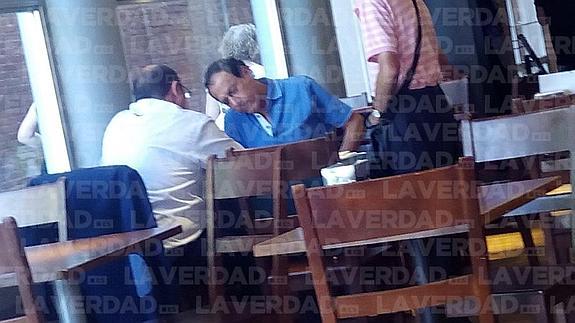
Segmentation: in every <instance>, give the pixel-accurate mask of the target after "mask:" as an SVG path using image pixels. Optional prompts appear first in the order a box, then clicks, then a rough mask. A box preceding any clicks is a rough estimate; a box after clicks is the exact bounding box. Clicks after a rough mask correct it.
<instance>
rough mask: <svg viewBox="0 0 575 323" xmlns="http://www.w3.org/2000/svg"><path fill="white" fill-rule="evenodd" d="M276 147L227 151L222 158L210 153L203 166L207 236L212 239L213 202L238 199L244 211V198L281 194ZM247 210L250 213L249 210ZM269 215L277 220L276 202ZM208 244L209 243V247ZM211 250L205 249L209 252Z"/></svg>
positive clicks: (214, 229) (214, 219)
mask: <svg viewBox="0 0 575 323" xmlns="http://www.w3.org/2000/svg"><path fill="white" fill-rule="evenodd" d="M280 154H281V151H280V150H279V149H277V148H273V147H272V148H264V149H252V150H245V151H237V152H232V151H230V152H228V154H227V156H226V157H225V158H217V157H216V156H211V157H210V158H209V159H208V165H207V169H206V209H207V226H206V227H207V238H208V241H212V242H213V241H214V239H215V234H216V227H215V226H216V223H217V220H218V218H217V217H216V215H217V214H216V213H217V205H216V201H218V200H226V199H240V201H242V202H243V204H241V205H240V207H241V208H242V210H241V212H245V211H248V210H246V209H247V207H246V205H247V201H246V200H245V199H246V198H249V197H256V196H269V195H271V196H272V199H273V200H274V201H276V200H279V196H280V188H281V186H280V180H279V178H280V170H281V167H280V156H281V155H280ZM248 213H249V212H248ZM271 215H272V218H274V219H279V216H280V213H279V205H276V204H275V203H274V206H273V209H272V214H271ZM209 247H210V246H208V248H209ZM209 252H210V250H208V253H209Z"/></svg>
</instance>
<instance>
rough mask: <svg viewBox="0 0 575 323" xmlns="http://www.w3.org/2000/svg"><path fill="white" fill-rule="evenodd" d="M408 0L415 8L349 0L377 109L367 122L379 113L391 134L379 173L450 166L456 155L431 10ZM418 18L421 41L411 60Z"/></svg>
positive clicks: (401, 2) (389, 1)
mask: <svg viewBox="0 0 575 323" xmlns="http://www.w3.org/2000/svg"><path fill="white" fill-rule="evenodd" d="M414 1H416V3H417V10H416V7H415V5H414V3H413V1H412V0H356V1H355V8H354V10H355V13H356V15H357V17H358V18H359V21H360V25H361V31H362V35H363V45H364V48H365V54H366V57H367V60H368V65H369V69H370V75H371V76H372V80H373V81H374V88H375V100H374V104H373V106H374V108H375V110H376V111H377V112H376V113H372V116H371V117H370V118H369V120H370V121H371V122H372V124H373V123H376V122H378V120H377V118H378V117H379V116H380V115H382V116H384V117H385V118H386V119H387V120H388V121H389V122H391V124H392V126H393V127H392V128H393V129H392V131H393V136H392V137H393V138H396V139H395V140H394V141H393V142H388V143H386V144H385V146H386V147H384V149H383V150H385V154H386V157H385V159H386V160H385V161H382V168H384V169H383V171H382V172H381V176H384V175H396V174H401V173H409V172H413V171H419V170H423V169H429V168H434V167H440V166H445V165H449V164H453V163H455V162H457V157H458V156H459V144H458V140H459V138H458V131H457V129H458V127H457V123H456V122H455V120H454V118H453V113H452V110H451V109H450V107H449V106H448V105H447V101H446V100H445V95H444V94H443V91H442V90H441V88H440V87H439V82H440V80H441V69H440V64H439V49H438V44H437V36H436V34H435V30H434V27H433V22H432V20H431V14H430V12H429V9H428V8H427V6H426V5H425V3H424V2H423V0H414ZM417 12H419V20H418V14H417ZM418 21H419V22H420V25H421V42H420V44H421V45H420V50H419V56H418V59H416V58H417V57H416V55H415V52H416V47H417V43H418V41H417V40H418V35H419V32H418V31H419V25H418ZM414 62H415V63H416V65H415V66H416V68H415V70H414V73H413V74H412V75H413V76H412V78H411V79H409V78H408V71H410V70H411V69H412V66H413V64H414ZM426 129H438V131H435V132H433V131H431V132H433V133H431V132H430V131H426ZM413 132H415V135H414V136H409V134H410V133H413ZM398 138H399V139H398ZM372 139H373V137H372ZM379 149H380V150H382V148H381V147H380V148H379Z"/></svg>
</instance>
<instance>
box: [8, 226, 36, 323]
mask: <svg viewBox="0 0 575 323" xmlns="http://www.w3.org/2000/svg"><path fill="white" fill-rule="evenodd" d="M0 243H2V248H0V276H4V275H14V276H15V279H16V281H17V283H18V290H19V292H20V297H21V299H22V306H23V309H24V313H23V314H24V316H23V317H22V320H20V321H22V322H28V323H36V322H41V321H42V318H41V316H40V313H39V312H38V309H37V307H36V303H35V302H34V296H33V294H32V274H31V273H30V266H29V265H28V260H27V259H26V253H25V252H24V248H23V247H22V244H21V242H20V237H19V235H18V228H17V226H16V220H14V218H11V217H8V218H5V219H4V220H3V221H2V222H1V223H0ZM2 322H18V321H17V320H16V319H10V320H6V321H2Z"/></svg>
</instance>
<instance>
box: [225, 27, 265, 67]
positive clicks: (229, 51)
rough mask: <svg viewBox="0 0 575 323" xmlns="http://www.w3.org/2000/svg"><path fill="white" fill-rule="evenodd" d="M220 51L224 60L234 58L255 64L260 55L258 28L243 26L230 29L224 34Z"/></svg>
mask: <svg viewBox="0 0 575 323" xmlns="http://www.w3.org/2000/svg"><path fill="white" fill-rule="evenodd" d="M218 51H219V52H220V54H221V55H222V57H224V58H229V57H233V58H235V59H239V60H248V61H252V62H253V61H254V60H255V57H256V55H257V54H258V53H259V48H258V41H257V38H256V26H254V25H253V24H241V25H235V26H232V27H230V29H229V30H228V31H227V32H226V33H225V34H224V38H223V39H222V43H221V44H220V48H219V49H218Z"/></svg>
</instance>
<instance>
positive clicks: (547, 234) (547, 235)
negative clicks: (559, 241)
mask: <svg viewBox="0 0 575 323" xmlns="http://www.w3.org/2000/svg"><path fill="white" fill-rule="evenodd" d="M540 218H541V228H542V230H543V238H544V239H545V249H544V250H545V255H544V258H545V261H546V265H548V266H549V265H557V264H558V263H559V262H558V261H557V253H556V251H555V239H554V238H553V217H552V216H551V214H549V213H547V212H546V213H541V214H540Z"/></svg>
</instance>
